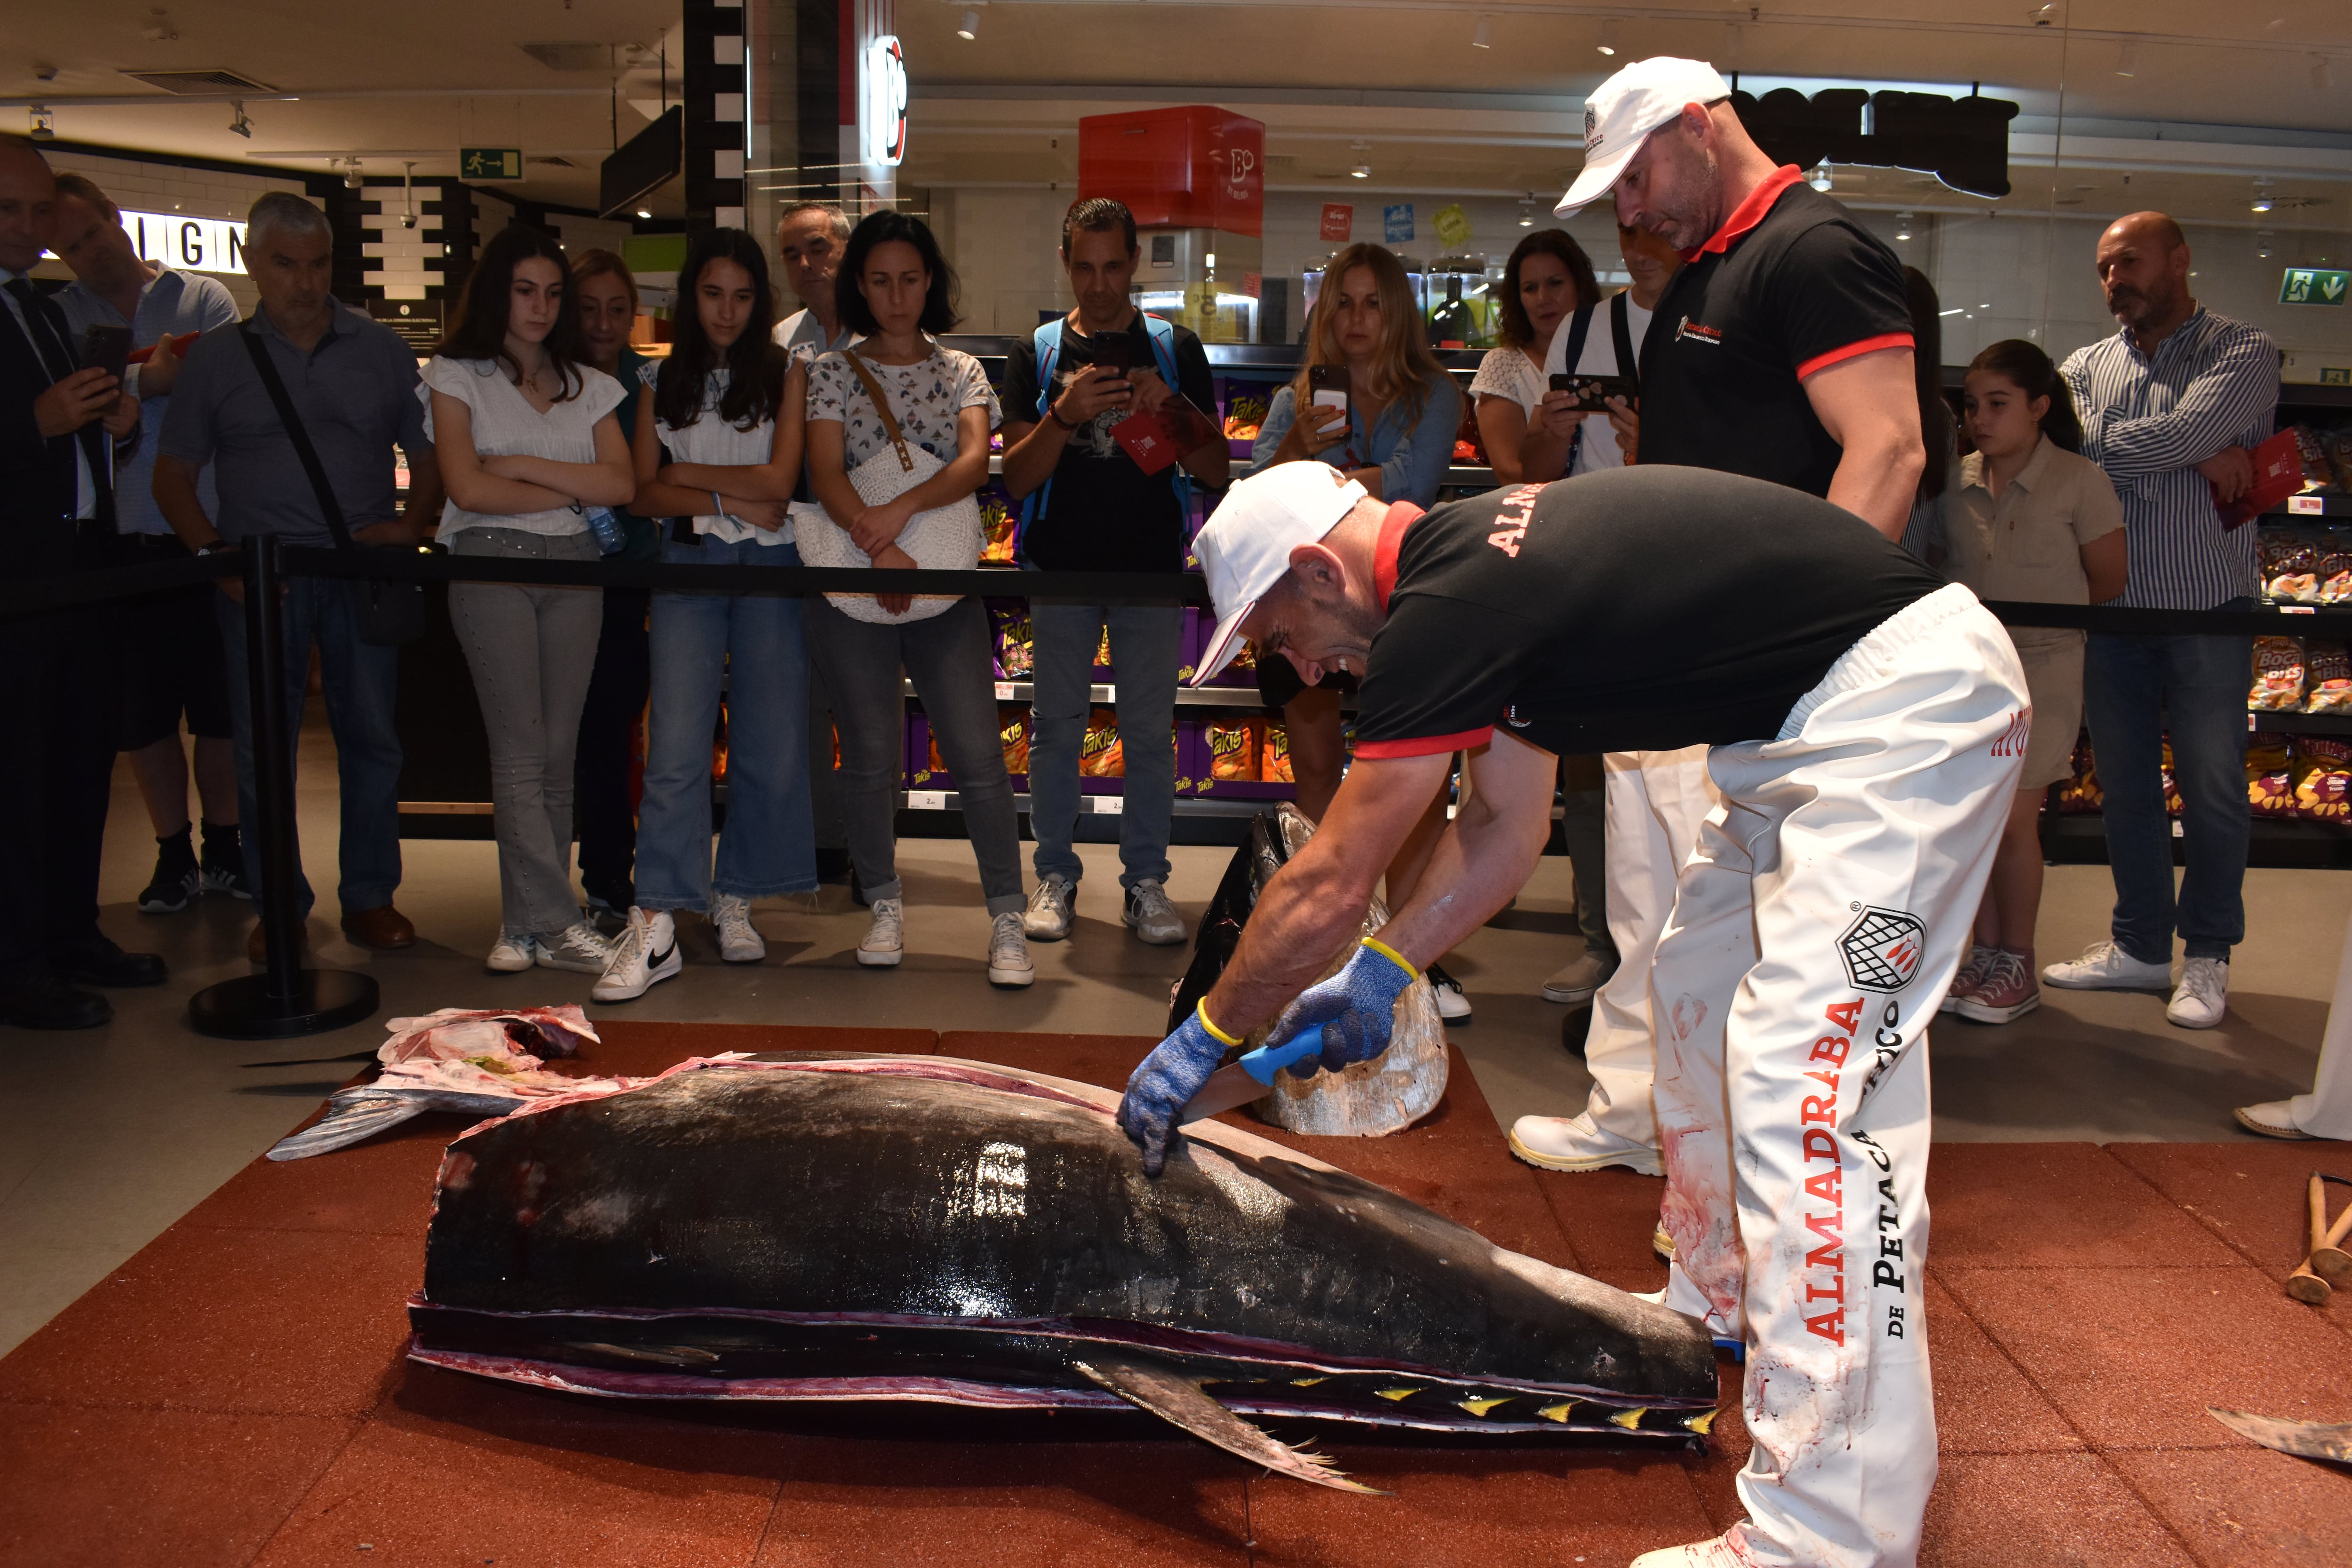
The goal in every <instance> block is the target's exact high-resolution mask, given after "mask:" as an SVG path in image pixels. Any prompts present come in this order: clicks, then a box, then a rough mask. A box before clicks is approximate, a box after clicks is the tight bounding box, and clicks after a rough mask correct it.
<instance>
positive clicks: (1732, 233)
mask: <svg viewBox="0 0 2352 1568" xmlns="http://www.w3.org/2000/svg"><path fill="white" fill-rule="evenodd" d="M1804 177H1805V172H1804V171H1803V170H1802V169H1800V168H1798V167H1797V165H1795V164H1794V163H1783V164H1781V165H1780V167H1779V168H1777V169H1775V170H1773V171H1772V173H1771V174H1769V175H1768V176H1766V178H1765V180H1764V182H1763V183H1762V184H1759V185H1758V186H1757V187H1756V188H1755V189H1754V190H1752V191H1750V192H1748V196H1747V199H1746V200H1744V201H1742V202H1741V203H1740V204H1739V205H1738V206H1736V207H1734V208H1732V209H1731V216H1729V217H1727V218H1726V219H1724V220H1723V226H1722V227H1721V228H1719V229H1717V230H1716V231H1715V233H1714V235H1713V236H1712V237H1709V238H1708V240H1707V242H1706V244H1705V245H1702V246H1700V247H1698V248H1697V249H1696V250H1685V251H1684V252H1683V260H1684V261H1685V263H1688V262H1693V261H1696V260H1697V259H1698V258H1700V257H1702V256H1705V255H1706V254H1707V253H1708V252H1710V251H1712V252H1714V253H1715V254H1716V255H1717V256H1720V255H1722V254H1723V253H1724V252H1725V251H1727V250H1729V249H1730V248H1731V246H1732V242H1733V241H1735V240H1737V239H1738V238H1739V237H1741V236H1743V235H1745V234H1746V233H1747V232H1748V230H1749V229H1751V228H1754V227H1755V226H1757V225H1758V224H1759V223H1762V222H1763V221H1764V215H1765V214H1766V213H1769V212H1770V211H1771V210H1772V204H1773V203H1774V202H1777V201H1779V200H1780V193H1781V192H1783V191H1785V190H1787V189H1788V188H1789V187H1790V185H1793V184H1796V183H1797V182H1798V181H1800V180H1801V179H1803V178H1804Z"/></svg>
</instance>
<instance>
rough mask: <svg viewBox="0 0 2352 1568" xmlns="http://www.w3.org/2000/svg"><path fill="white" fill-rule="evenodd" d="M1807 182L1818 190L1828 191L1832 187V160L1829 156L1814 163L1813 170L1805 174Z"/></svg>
mask: <svg viewBox="0 0 2352 1568" xmlns="http://www.w3.org/2000/svg"><path fill="white" fill-rule="evenodd" d="M1805 184H1809V185H1811V186H1812V187H1813V189H1815V190H1817V191H1826V190H1828V189H1829V188H1830V184H1831V181H1830V161H1829V160H1828V159H1827V158H1824V159H1822V161H1821V162H1820V163H1816V164H1814V165H1813V172H1812V173H1811V174H1807V175H1806V176H1805Z"/></svg>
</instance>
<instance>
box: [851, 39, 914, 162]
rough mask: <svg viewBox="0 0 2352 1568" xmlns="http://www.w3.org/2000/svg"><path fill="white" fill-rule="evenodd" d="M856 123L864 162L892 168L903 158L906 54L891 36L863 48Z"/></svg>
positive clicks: (904, 144) (905, 122)
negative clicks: (862, 99) (862, 92)
mask: <svg viewBox="0 0 2352 1568" xmlns="http://www.w3.org/2000/svg"><path fill="white" fill-rule="evenodd" d="M858 123H859V124H860V125H861V126H862V127H863V128H864V131H865V134H866V162H867V163H879V164H880V165H882V166H883V167H884V168H886V169H895V168H897V167H898V165H899V164H900V163H904V162H906V158H907V51H906V50H905V49H903V48H901V47H899V45H898V37H897V36H896V35H895V34H889V33H885V34H884V35H883V36H882V37H878V38H877V39H875V40H874V41H873V42H872V43H870V44H868V45H866V103H865V107H864V108H863V109H862V110H860V111H859V114H858Z"/></svg>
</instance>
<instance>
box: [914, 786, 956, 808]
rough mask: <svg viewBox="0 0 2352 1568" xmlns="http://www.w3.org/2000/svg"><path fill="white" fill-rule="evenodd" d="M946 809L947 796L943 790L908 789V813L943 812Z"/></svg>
mask: <svg viewBox="0 0 2352 1568" xmlns="http://www.w3.org/2000/svg"><path fill="white" fill-rule="evenodd" d="M947 808H948V795H947V791H945V790H940V789H910V790H908V792H907V809H908V811H945V810H946V809H947Z"/></svg>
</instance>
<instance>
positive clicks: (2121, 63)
mask: <svg viewBox="0 0 2352 1568" xmlns="http://www.w3.org/2000/svg"><path fill="white" fill-rule="evenodd" d="M2138 74H2139V46H2138V45H2137V44H2126V45H2125V46H2124V52H2123V54H2122V55H2121V56H2120V57H2119V58H2117V59H2116V75H2117V76H2137V75H2138Z"/></svg>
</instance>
